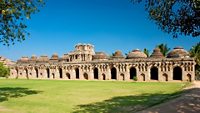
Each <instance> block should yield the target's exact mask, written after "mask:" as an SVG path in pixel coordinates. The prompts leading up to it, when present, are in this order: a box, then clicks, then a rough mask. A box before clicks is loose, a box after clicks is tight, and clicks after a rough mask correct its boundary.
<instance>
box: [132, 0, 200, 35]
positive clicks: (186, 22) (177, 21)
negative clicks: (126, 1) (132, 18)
mask: <svg viewBox="0 0 200 113" xmlns="http://www.w3.org/2000/svg"><path fill="white" fill-rule="evenodd" d="M131 1H132V2H133V3H134V4H135V3H144V4H145V10H146V11H147V12H148V14H149V18H150V20H153V21H154V22H155V23H156V24H157V25H158V26H159V28H160V29H161V30H163V31H164V32H166V33H169V34H172V35H173V36H174V37H177V36H178V35H179V34H180V35H186V36H193V37H198V36H200V16H199V15H200V0H131Z"/></svg>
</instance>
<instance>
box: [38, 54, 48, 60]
mask: <svg viewBox="0 0 200 113" xmlns="http://www.w3.org/2000/svg"><path fill="white" fill-rule="evenodd" d="M48 60H49V58H48V56H46V55H43V56H40V57H39V59H38V61H48Z"/></svg>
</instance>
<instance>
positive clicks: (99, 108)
mask: <svg viewBox="0 0 200 113" xmlns="http://www.w3.org/2000/svg"><path fill="white" fill-rule="evenodd" d="M180 94H181V92H176V93H173V94H162V92H161V93H160V94H141V95H135V96H134V95H133V96H120V97H114V98H111V99H109V100H105V101H102V102H97V103H92V104H87V105H78V106H76V107H75V108H74V109H73V110H74V112H73V113H130V112H133V113H134V112H136V111H140V110H143V109H145V108H148V107H151V106H154V105H156V104H159V103H162V102H164V101H166V100H169V99H172V98H175V97H178V96H179V95H180Z"/></svg>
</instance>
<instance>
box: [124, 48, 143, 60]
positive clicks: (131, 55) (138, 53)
mask: <svg viewBox="0 0 200 113" xmlns="http://www.w3.org/2000/svg"><path fill="white" fill-rule="evenodd" d="M127 58H128V59H133V58H147V55H146V54H145V53H144V52H141V51H140V50H139V49H135V50H133V51H131V52H130V53H129V54H128V56H127Z"/></svg>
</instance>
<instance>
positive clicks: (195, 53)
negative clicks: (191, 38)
mask: <svg viewBox="0 0 200 113" xmlns="http://www.w3.org/2000/svg"><path fill="white" fill-rule="evenodd" d="M189 52H190V57H193V58H194V59H195V61H196V65H195V74H196V79H197V80H200V42H198V43H197V44H196V45H194V46H192V48H191V49H190V51H189Z"/></svg>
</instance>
